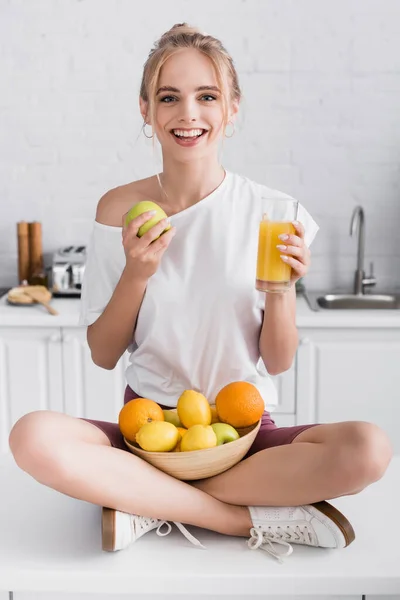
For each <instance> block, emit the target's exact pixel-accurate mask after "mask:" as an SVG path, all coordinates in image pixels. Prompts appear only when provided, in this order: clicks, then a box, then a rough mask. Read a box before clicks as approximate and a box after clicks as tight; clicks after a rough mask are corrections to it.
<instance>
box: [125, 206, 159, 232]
mask: <svg viewBox="0 0 400 600" xmlns="http://www.w3.org/2000/svg"><path fill="white" fill-rule="evenodd" d="M128 212H129V211H128ZM155 214H156V211H155V210H148V211H146V212H144V213H142V214H141V215H139V216H138V217H135V218H134V219H132V221H130V223H129V224H128V225H126V224H125V219H126V216H127V215H128V213H125V214H124V215H123V217H122V235H123V236H124V235H126V234H128V233H129V234H132V235H133V236H134V235H137V234H138V231H139V229H140V228H141V226H142V225H144V224H145V223H147V221H150V219H152V218H153V217H154V215H155Z"/></svg>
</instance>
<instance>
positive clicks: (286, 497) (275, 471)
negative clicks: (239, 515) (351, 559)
mask: <svg viewBox="0 0 400 600" xmlns="http://www.w3.org/2000/svg"><path fill="white" fill-rule="evenodd" d="M391 456H392V451H391V447H390V443H389V441H388V438H387V436H386V434H385V433H384V432H383V431H382V430H381V429H379V428H378V427H377V426H375V425H373V424H371V423H365V422H358V421H351V422H345V423H332V424H327V425H318V426H316V427H313V428H311V429H307V430H306V431H303V432H302V433H300V434H299V435H298V436H297V438H295V440H294V441H293V442H292V444H289V445H285V446H276V447H274V448H268V449H266V450H262V451H261V452H258V453H257V454H254V455H253V456H251V457H249V458H248V459H246V460H244V461H242V462H240V463H239V464H237V465H235V466H234V467H232V468H231V469H229V470H228V471H225V472H224V473H221V474H220V475H216V476H215V477H210V478H209V479H203V480H200V481H196V482H193V485H194V486H195V487H196V488H197V489H200V490H203V491H205V492H207V493H208V494H210V495H211V496H213V497H214V498H218V499H219V500H222V501H223V502H229V503H231V504H238V505H245V506H251V505H253V506H254V505H256V506H257V505H258V506H301V505H304V504H311V503H314V502H318V501H320V500H327V499H330V498H337V497H338V496H343V495H348V494H354V493H357V492H359V491H361V490H362V489H364V488H365V487H366V486H367V485H369V484H370V483H373V482H374V481H377V480H378V479H379V478H380V477H382V475H383V473H384V472H385V470H386V468H387V466H388V464H389V462H390V459H391Z"/></svg>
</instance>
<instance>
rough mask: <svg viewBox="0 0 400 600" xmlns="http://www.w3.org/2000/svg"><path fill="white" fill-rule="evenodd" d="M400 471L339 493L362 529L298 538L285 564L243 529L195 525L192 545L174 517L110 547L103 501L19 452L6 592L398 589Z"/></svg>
mask: <svg viewBox="0 0 400 600" xmlns="http://www.w3.org/2000/svg"><path fill="white" fill-rule="evenodd" d="M399 474H400V461H399V459H398V458H397V457H396V458H394V459H393V461H392V463H391V464H390V465H389V469H388V471H387V473H386V474H385V476H384V477H383V478H382V479H381V480H380V481H378V482H377V483H375V484H373V485H371V486H370V487H368V488H367V489H366V490H364V491H363V492H362V493H361V494H358V495H355V496H347V497H342V498H338V499H336V500H333V501H332V504H334V505H335V506H336V507H337V508H338V509H339V510H341V511H342V512H343V513H344V514H345V515H346V516H347V518H348V519H349V520H350V521H351V523H352V524H353V527H354V529H355V532H356V539H355V541H354V542H353V543H352V544H351V545H350V546H349V547H348V548H345V549H343V550H328V549H322V548H309V547H305V546H299V545H295V546H294V552H293V554H292V555H291V556H290V557H288V558H287V559H286V560H285V562H284V563H283V564H279V563H278V562H277V561H276V560H274V559H272V558H271V557H269V556H268V555H267V554H266V553H265V552H263V551H261V550H257V551H252V550H250V549H249V548H248V547H247V543H246V540H245V539H244V538H237V537H228V536H223V535H218V534H216V533H212V532H210V531H205V530H202V529H196V528H192V527H190V530H191V531H192V532H193V534H194V535H196V536H197V537H198V538H199V539H200V541H201V542H203V544H204V545H205V546H206V550H202V549H199V548H196V547H194V546H192V545H191V544H190V542H188V541H187V540H186V539H185V538H184V537H183V536H182V535H181V534H180V533H179V532H178V531H177V529H176V528H175V527H174V529H173V531H172V533H171V534H170V535H169V536H167V537H158V536H157V535H156V533H155V532H154V531H153V532H150V533H148V534H147V535H146V536H144V537H143V538H141V539H140V540H138V541H137V543H135V544H133V545H132V546H130V547H129V548H128V549H126V550H124V551H121V552H116V553H107V552H102V550H101V524H100V523H101V517H100V514H101V511H100V508H99V507H98V506H94V505H92V504H89V503H87V502H82V501H79V500H75V499H73V498H70V497H68V496H64V495H62V494H59V493H58V492H55V491H54V490H51V489H49V488H46V487H45V486H42V485H41V484H39V483H37V482H36V481H35V480H34V479H32V478H31V477H30V476H29V475H27V474H26V473H24V472H23V471H21V470H20V469H18V467H17V466H16V465H15V463H14V461H13V460H12V459H11V456H8V457H4V458H3V460H0V489H1V490H2V493H1V497H0V507H1V510H0V531H1V535H0V595H1V592H2V591H4V592H8V591H14V592H17V593H16V597H17V598H18V597H19V596H18V592H20V591H21V592H22V591H31V592H37V593H40V592H46V591H52V592H58V591H62V592H64V593H67V592H70V593H73V592H75V593H79V592H80V593H84V592H87V593H89V592H91V593H99V594H101V593H103V594H112V596H111V597H114V595H117V594H129V597H130V598H136V597H140V598H144V597H145V596H146V594H149V598H151V599H155V598H160V599H161V598H163V599H165V598H166V597H168V598H169V597H171V598H178V597H179V598H182V597H184V598H191V597H192V596H193V595H194V594H198V595H199V596H201V597H204V596H205V595H207V596H208V595H210V597H212V598H213V599H216V598H218V597H221V598H225V599H226V598H228V597H229V598H233V597H235V598H239V599H241V600H243V599H244V598H246V599H247V598H250V597H258V598H260V597H261V596H262V597H265V598H267V597H269V596H270V595H279V596H290V595H296V596H303V597H307V598H311V597H312V596H313V595H321V594H323V595H324V597H325V596H326V595H335V598H338V596H342V595H343V596H347V597H348V596H349V595H354V596H355V598H357V597H358V598H360V596H361V594H366V595H367V597H368V595H370V594H371V595H378V594H379V597H382V596H383V595H386V594H387V595H390V594H393V595H394V594H399V593H400V570H399V549H398V543H399V538H400V524H399V523H400V522H399V519H398V516H397V515H398V513H397V511H398V506H399V502H400V488H399V481H400V478H399ZM203 595H204V596H203ZM199 596H196V597H199ZM35 597H36V596H35ZM38 597H39V596H38ZM54 597H57V598H58V596H54ZM62 597H63V596H62ZM397 597H398V596H396V598H397ZM46 598H47V596H46ZM99 598H101V596H99Z"/></svg>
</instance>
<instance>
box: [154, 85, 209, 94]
mask: <svg viewBox="0 0 400 600" xmlns="http://www.w3.org/2000/svg"><path fill="white" fill-rule="evenodd" d="M206 90H210V91H211V90H212V91H213V92H219V93H220V89H219V88H218V87H217V86H216V85H200V86H199V87H197V88H196V89H195V92H204V91H206ZM161 92H175V93H176V94H179V93H180V90H178V88H176V87H172V86H170V85H163V86H162V87H160V88H158V90H157V93H156V96H157V95H158V94H160V93H161Z"/></svg>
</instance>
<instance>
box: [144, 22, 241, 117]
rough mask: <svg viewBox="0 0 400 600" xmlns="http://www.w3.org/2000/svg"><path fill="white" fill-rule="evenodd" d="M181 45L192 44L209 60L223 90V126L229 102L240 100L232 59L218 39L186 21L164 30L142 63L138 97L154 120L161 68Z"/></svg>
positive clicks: (190, 46)
mask: <svg viewBox="0 0 400 600" xmlns="http://www.w3.org/2000/svg"><path fill="white" fill-rule="evenodd" d="M184 48H194V49H195V50H198V51H199V52H202V53H203V54H205V55H206V56H208V58H209V59H210V60H211V62H212V64H213V66H214V69H215V74H216V78H217V82H218V86H219V87H220V89H221V92H222V107H223V115H224V120H223V125H224V127H226V125H227V124H228V120H229V117H228V105H229V102H232V101H235V100H236V101H240V98H241V95H242V93H241V90H240V87H239V79H238V75H237V72H236V69H235V66H234V64H233V59H232V57H231V56H230V55H229V54H228V52H227V50H226V49H225V48H224V46H223V45H222V43H221V42H220V41H219V40H218V39H216V38H215V37H212V36H211V35H208V34H206V33H202V32H201V31H199V30H198V29H196V28H195V27H191V26H190V25H188V24H187V23H177V24H176V25H174V26H173V27H172V28H171V29H170V30H169V31H167V32H166V33H164V34H163V35H162V36H161V38H160V39H159V40H158V41H157V42H156V43H155V45H154V47H153V48H152V50H151V51H150V54H149V56H148V58H147V60H146V62H145V64H144V69H143V77H142V82H141V85H140V97H141V98H142V99H143V100H144V101H145V102H147V103H148V116H149V117H150V121H151V122H152V123H154V122H155V101H156V92H157V85H158V81H159V77H160V71H161V68H162V66H163V65H164V63H165V62H166V60H167V59H168V58H169V57H170V56H172V55H173V54H175V53H176V52H178V51H179V50H182V49H184ZM143 125H144V124H143Z"/></svg>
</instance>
